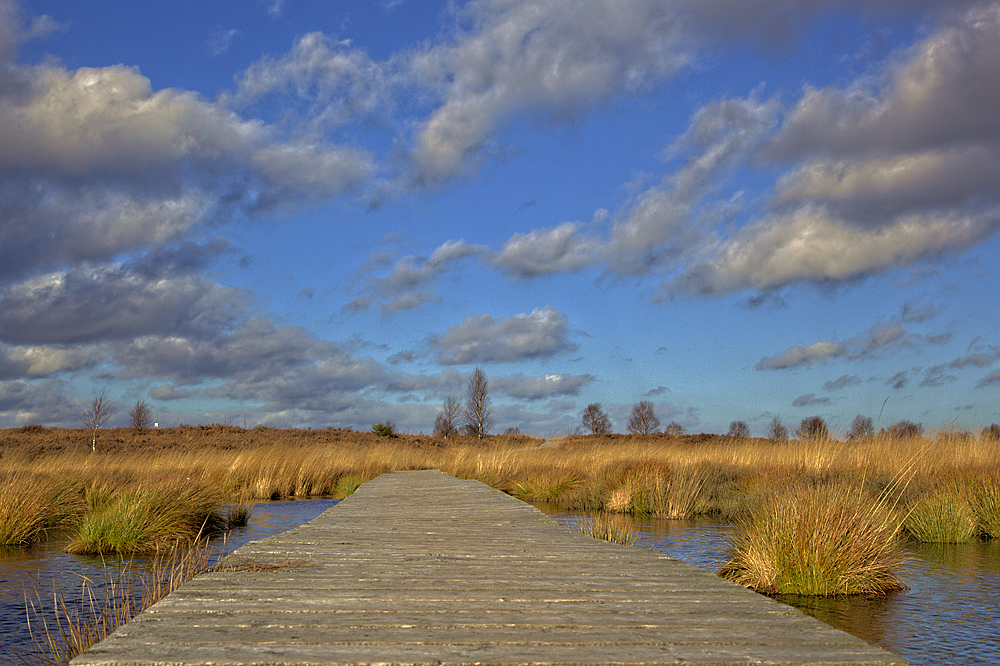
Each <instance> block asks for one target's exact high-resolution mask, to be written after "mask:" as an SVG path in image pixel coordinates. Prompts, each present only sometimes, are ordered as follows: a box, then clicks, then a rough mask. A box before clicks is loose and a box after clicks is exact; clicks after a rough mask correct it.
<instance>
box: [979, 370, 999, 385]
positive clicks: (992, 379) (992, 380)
mask: <svg viewBox="0 0 1000 666" xmlns="http://www.w3.org/2000/svg"><path fill="white" fill-rule="evenodd" d="M998 384H1000V370H994V371H993V372H991V373H990V374H988V375H986V376H985V377H983V378H982V379H980V380H979V383H978V384H976V388H983V387H986V386H996V385H998Z"/></svg>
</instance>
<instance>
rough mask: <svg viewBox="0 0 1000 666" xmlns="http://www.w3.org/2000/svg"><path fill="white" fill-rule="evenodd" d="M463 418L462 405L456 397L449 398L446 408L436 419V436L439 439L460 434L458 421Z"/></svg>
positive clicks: (445, 402)
mask: <svg viewBox="0 0 1000 666" xmlns="http://www.w3.org/2000/svg"><path fill="white" fill-rule="evenodd" d="M461 417H462V403H460V402H459V401H458V398H456V397H455V396H451V395H449V396H448V399H447V400H445V401H444V406H443V407H441V411H440V412H438V415H437V418H436V419H434V435H435V436H437V437H444V438H445V439H448V438H449V437H454V436H455V435H457V434H458V421H459V419H460V418H461Z"/></svg>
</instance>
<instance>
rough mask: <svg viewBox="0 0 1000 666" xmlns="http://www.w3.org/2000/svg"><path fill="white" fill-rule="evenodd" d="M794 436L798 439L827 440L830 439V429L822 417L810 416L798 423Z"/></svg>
mask: <svg viewBox="0 0 1000 666" xmlns="http://www.w3.org/2000/svg"><path fill="white" fill-rule="evenodd" d="M795 436H796V437H798V438H799V439H827V438H829V437H830V429H829V428H828V427H827V425H826V421H824V420H823V417H822V416H810V417H808V418H804V419H802V421H800V422H799V427H798V428H796V429H795Z"/></svg>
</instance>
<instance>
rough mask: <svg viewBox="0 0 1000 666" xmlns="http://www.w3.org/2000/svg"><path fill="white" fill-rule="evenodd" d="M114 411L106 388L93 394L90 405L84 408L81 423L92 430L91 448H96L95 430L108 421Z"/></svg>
mask: <svg viewBox="0 0 1000 666" xmlns="http://www.w3.org/2000/svg"><path fill="white" fill-rule="evenodd" d="M114 413H115V405H114V403H112V402H111V399H110V398H109V397H108V392H107V390H104V391H101V392H100V393H98V394H97V395H96V396H94V400H93V401H92V402H91V403H90V406H89V407H87V409H85V410H84V412H83V415H82V416H81V417H80V419H81V420H82V421H83V425H84V426H85V427H87V428H89V429H90V430H92V431H93V435H94V436H93V439H92V440H91V442H90V448H91V449H92V450H94V451H96V450H97V431H98V430H99V429H100V427H101V426H102V425H104V424H105V423H107V422H108V419H110V418H111V416H112V415H113V414H114Z"/></svg>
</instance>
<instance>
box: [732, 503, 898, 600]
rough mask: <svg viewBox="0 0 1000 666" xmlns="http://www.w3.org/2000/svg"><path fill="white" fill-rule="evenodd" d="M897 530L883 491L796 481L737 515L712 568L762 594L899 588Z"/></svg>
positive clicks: (881, 591) (835, 593) (878, 591)
mask: <svg viewBox="0 0 1000 666" xmlns="http://www.w3.org/2000/svg"><path fill="white" fill-rule="evenodd" d="M899 533H900V521H899V519H898V518H897V517H896V515H895V512H894V511H893V507H892V506H891V505H890V504H889V502H888V499H887V497H886V496H885V495H882V496H880V497H871V496H867V495H866V494H865V493H864V491H862V490H859V489H858V488H856V487H853V488H852V487H848V486H833V487H826V488H819V489H813V488H801V487H800V488H797V489H795V490H793V491H791V492H787V493H784V494H782V495H776V496H773V497H772V498H771V499H770V500H769V501H767V502H765V503H763V504H762V505H761V506H760V507H759V508H758V509H757V510H756V511H755V512H753V513H752V514H751V515H750V516H749V517H748V518H747V519H745V520H742V521H740V523H739V524H738V525H737V531H736V534H735V535H734V536H733V537H732V540H731V542H730V545H729V548H728V554H729V558H730V559H729V561H727V562H726V564H725V565H723V567H722V569H721V570H720V572H719V574H720V575H721V576H723V577H725V578H728V579H729V580H732V581H735V582H737V583H740V584H741V585H744V586H745V587H749V588H750V589H752V590H755V591H757V592H761V593H763V594H799V595H810V596H824V597H826V596H838V595H850V594H863V595H881V594H885V593H887V592H890V591H893V590H898V589H902V588H903V587H904V586H903V583H902V581H901V580H900V578H899V576H898V573H897V570H898V567H899V565H900V564H901V562H902V556H901V554H900V551H899V548H898V546H897V541H898V538H899Z"/></svg>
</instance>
